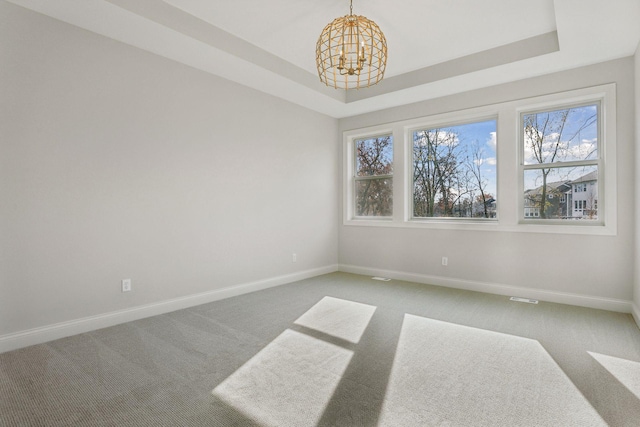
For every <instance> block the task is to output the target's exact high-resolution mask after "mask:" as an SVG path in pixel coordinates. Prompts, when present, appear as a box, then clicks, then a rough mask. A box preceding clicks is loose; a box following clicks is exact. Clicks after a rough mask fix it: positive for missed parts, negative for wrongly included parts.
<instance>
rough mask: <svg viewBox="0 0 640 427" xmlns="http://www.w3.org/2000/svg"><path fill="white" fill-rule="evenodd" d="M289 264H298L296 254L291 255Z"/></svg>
mask: <svg viewBox="0 0 640 427" xmlns="http://www.w3.org/2000/svg"><path fill="white" fill-rule="evenodd" d="M291 262H298V255H297V254H292V255H291Z"/></svg>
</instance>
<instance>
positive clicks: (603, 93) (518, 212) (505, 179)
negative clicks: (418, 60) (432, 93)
mask: <svg viewBox="0 0 640 427" xmlns="http://www.w3.org/2000/svg"><path fill="white" fill-rule="evenodd" d="M595 101H600V106H601V108H600V111H599V114H600V118H599V119H600V123H599V129H598V131H599V133H600V137H599V146H598V150H599V152H598V156H599V157H600V158H601V166H599V168H600V167H601V168H602V169H599V170H598V172H599V175H600V177H602V179H601V180H600V179H599V183H598V185H599V188H598V216H599V218H598V223H597V224H594V223H593V221H566V220H561V221H560V223H555V224H550V223H549V221H550V220H541V221H531V220H528V221H524V206H523V205H524V197H522V194H524V178H523V176H524V173H523V169H522V165H521V163H522V162H523V151H524V150H523V149H522V150H521V149H520V146H521V143H520V138H521V137H520V136H519V135H520V133H521V131H520V126H521V125H520V122H521V114H520V113H521V112H530V111H533V110H536V109H539V110H544V109H553V107H558V106H559V107H562V106H567V105H571V104H589V103H593V102H595ZM492 119H495V120H496V121H497V129H496V133H497V146H496V158H497V165H496V175H497V186H496V189H497V192H496V193H497V194H496V200H497V209H496V216H497V221H496V220H494V219H487V218H479V219H475V220H474V219H473V218H419V219H412V215H413V201H412V199H413V170H412V156H413V153H412V151H413V150H412V145H413V140H412V132H413V131H414V130H416V129H424V128H426V127H438V126H444V125H447V124H448V125H456V124H465V123H470V122H474V121H482V120H492ZM385 134H391V135H392V136H393V142H394V143H393V153H394V154H393V175H394V176H393V178H392V179H393V184H392V186H393V215H392V217H354V216H353V214H354V204H355V203H354V202H355V199H354V191H353V189H354V185H353V182H354V181H353V179H352V174H353V169H354V168H355V166H354V163H353V162H354V152H353V145H354V140H356V139H361V138H366V137H375V136H379V135H385ZM616 143H617V142H616V84H615V83H608V84H604V85H598V86H591V87H585V88H581V89H574V90H568V91H563V92H557V93H550V94H546V95H541V96H535V97H530V98H522V99H516V100H511V101H504V102H500V103H496V104H490V105H484V106H477V107H472V108H468V109H462V110H457V111H453V112H445V113H439V114H433V115H429V116H423V117H418V118H414V119H408V120H402V121H395V122H389V123H385V124H381V125H375V126H366V127H360V128H353V129H346V130H343V132H342V144H343V157H342V168H343V179H342V186H343V187H342V188H343V197H342V209H341V211H342V218H343V221H342V223H343V225H345V226H364V227H392V228H416V229H434V230H473V231H498V232H500V231H502V232H523V233H555V234H584V235H616V234H617V191H616V190H617V187H616V162H617V156H616ZM522 146H523V145H522ZM521 151H522V153H521Z"/></svg>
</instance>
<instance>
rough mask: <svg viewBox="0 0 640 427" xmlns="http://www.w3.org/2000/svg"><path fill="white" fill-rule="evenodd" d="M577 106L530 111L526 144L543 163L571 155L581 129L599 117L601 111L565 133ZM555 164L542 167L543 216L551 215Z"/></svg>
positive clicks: (550, 162) (534, 156) (541, 207)
mask: <svg viewBox="0 0 640 427" xmlns="http://www.w3.org/2000/svg"><path fill="white" fill-rule="evenodd" d="M573 111H575V109H572V108H567V109H565V110H558V111H551V112H545V113H534V114H527V115H525V116H524V136H525V148H528V149H529V150H530V152H531V154H532V156H533V159H534V160H535V161H536V162H537V163H540V164H553V163H554V162H558V161H562V160H563V159H565V158H566V157H567V154H568V150H569V148H570V145H571V143H572V142H573V141H574V140H575V139H576V138H579V135H580V132H581V131H583V130H584V129H586V128H587V127H588V126H590V125H591V124H593V123H594V122H595V121H596V120H597V114H593V115H592V116H590V117H588V118H586V119H585V120H584V121H583V123H582V124H580V125H579V126H578V127H577V129H575V130H574V131H573V134H572V135H569V136H568V137H567V135H565V129H566V127H567V120H568V118H569V116H570V115H571V113H572V112H573ZM553 169H554V168H552V167H548V168H541V169H540V174H541V177H542V189H541V190H542V191H541V197H540V199H539V200H540V202H539V203H540V206H539V207H540V217H541V218H547V207H548V204H547V177H548V176H549V173H550V172H551V171H552V170H553Z"/></svg>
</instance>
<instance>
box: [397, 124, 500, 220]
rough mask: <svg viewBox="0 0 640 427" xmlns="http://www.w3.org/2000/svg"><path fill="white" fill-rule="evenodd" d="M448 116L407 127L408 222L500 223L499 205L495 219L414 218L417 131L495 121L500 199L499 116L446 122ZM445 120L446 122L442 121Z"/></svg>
mask: <svg viewBox="0 0 640 427" xmlns="http://www.w3.org/2000/svg"><path fill="white" fill-rule="evenodd" d="M447 116H450V115H449V114H447V115H445V116H436V117H434V120H430V121H424V122H422V123H423V124H421V125H413V126H406V127H405V150H406V161H405V164H406V165H407V168H406V169H407V177H408V185H409V187H408V188H407V189H406V190H405V191H406V197H407V198H408V205H409V212H407V215H406V216H407V219H408V221H411V222H414V223H430V222H461V223H462V222H467V223H494V222H497V221H498V216H499V206H500V205H499V204H498V208H496V217H495V218H474V217H416V216H414V212H415V210H414V208H415V206H414V197H413V191H414V182H413V160H414V159H413V154H414V153H413V134H414V133H415V132H417V131H425V130H426V131H429V130H431V129H436V128H440V129H444V128H450V127H455V126H464V125H470V124H474V123H482V122H489V121H495V123H496V194H495V197H496V199H497V200H499V199H498V194H497V193H498V191H499V190H498V187H499V183H498V164H499V162H500V161H499V154H498V141H497V140H498V139H499V137H498V114H496V113H494V112H493V113H490V114H484V113H479V114H469V115H460V117H458V118H453V117H452V118H451V119H449V120H446V118H447ZM442 119H445V120H442Z"/></svg>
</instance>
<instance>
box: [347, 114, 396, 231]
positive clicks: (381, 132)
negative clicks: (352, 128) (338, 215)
mask: <svg viewBox="0 0 640 427" xmlns="http://www.w3.org/2000/svg"><path fill="white" fill-rule="evenodd" d="M386 136H391V138H392V149H393V151H392V152H393V158H392V165H393V168H392V170H393V172H392V174H391V175H375V176H371V177H369V176H365V177H358V176H356V174H357V161H358V156H357V155H356V142H357V141H361V140H363V139H372V138H380V137H386ZM343 145H344V157H343V158H344V159H345V162H344V163H345V169H344V174H345V176H346V177H348V179H345V180H343V181H344V187H343V192H344V201H343V203H344V204H345V208H346V209H345V222H346V221H365V222H368V221H373V222H376V221H383V222H388V221H391V220H392V219H393V212H394V211H395V188H394V184H395V179H394V175H395V172H396V150H395V147H396V138H395V135H394V134H393V129H391V128H388V127H381V128H370V129H368V131H366V132H362V133H355V134H350V135H346V134H345V136H344V144H343ZM370 179H391V183H392V184H391V185H392V193H391V194H392V200H394V201H393V202H392V203H393V205H392V214H391V216H358V215H356V197H357V194H356V193H357V192H356V185H357V183H358V182H359V181H365V180H370Z"/></svg>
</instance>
